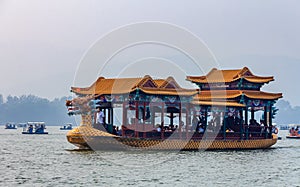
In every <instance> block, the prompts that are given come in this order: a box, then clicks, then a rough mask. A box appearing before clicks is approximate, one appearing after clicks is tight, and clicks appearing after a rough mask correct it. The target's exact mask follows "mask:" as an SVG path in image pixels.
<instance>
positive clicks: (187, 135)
mask: <svg viewBox="0 0 300 187" xmlns="http://www.w3.org/2000/svg"><path fill="white" fill-rule="evenodd" d="M185 116H186V119H185V131H186V133H185V134H186V139H188V138H189V131H188V130H189V128H188V126H189V106H188V104H186V115H185Z"/></svg>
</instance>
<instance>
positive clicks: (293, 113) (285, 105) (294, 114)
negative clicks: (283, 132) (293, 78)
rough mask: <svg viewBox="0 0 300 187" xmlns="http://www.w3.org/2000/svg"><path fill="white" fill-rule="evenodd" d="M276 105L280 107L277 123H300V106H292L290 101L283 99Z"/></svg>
mask: <svg viewBox="0 0 300 187" xmlns="http://www.w3.org/2000/svg"><path fill="white" fill-rule="evenodd" d="M275 106H276V108H278V109H279V110H278V113H277V115H276V118H275V122H276V123H277V124H279V125H280V124H292V123H295V124H296V123H298V124H300V107H299V106H295V107H292V106H291V104H290V103H289V102H288V101H286V100H283V99H280V100H279V101H278V102H277V103H276V105H275Z"/></svg>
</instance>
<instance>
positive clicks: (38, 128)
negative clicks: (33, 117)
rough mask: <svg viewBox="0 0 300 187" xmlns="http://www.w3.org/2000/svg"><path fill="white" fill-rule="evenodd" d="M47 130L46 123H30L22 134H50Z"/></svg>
mask: <svg viewBox="0 0 300 187" xmlns="http://www.w3.org/2000/svg"><path fill="white" fill-rule="evenodd" d="M45 129H46V126H45V122H28V123H27V127H24V128H23V132H22V134H48V132H45Z"/></svg>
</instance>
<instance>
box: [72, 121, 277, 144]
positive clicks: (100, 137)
mask: <svg viewBox="0 0 300 187" xmlns="http://www.w3.org/2000/svg"><path fill="white" fill-rule="evenodd" d="M67 140H68V141H69V142H70V143H72V144H74V145H76V146H78V147H79V148H88V149H93V150H132V149H139V150H226V149H265V148H269V147H271V146H272V145H274V144H275V143H276V142H277V136H276V135H273V138H272V139H258V140H204V139H202V140H193V139H190V140H184V139H182V140H181V139H164V140H163V139H143V138H129V137H120V136H115V135H112V134H109V133H106V132H103V131H100V130H97V129H93V128H91V127H87V126H80V127H77V128H75V129H73V130H72V131H69V132H68V134H67Z"/></svg>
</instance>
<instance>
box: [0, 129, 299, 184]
mask: <svg viewBox="0 0 300 187" xmlns="http://www.w3.org/2000/svg"><path fill="white" fill-rule="evenodd" d="M47 131H48V132H49V134H48V135H22V134H21V132H22V129H21V128H19V129H17V130H5V129H4V127H3V126H0V142H1V149H0V150H1V153H0V161H1V164H0V172H1V177H0V186H17V185H20V186H147V187H148V186H225V185H226V186H272V187H273V186H300V140H290V139H285V135H287V133H288V132H287V131H280V132H279V135H280V136H282V137H283V139H282V140H279V141H278V142H277V144H276V145H274V146H273V147H272V148H270V149H266V150H249V151H193V152H166V151H163V152H159V151H151V152H149V151H148V152H101V151H99V152H93V151H78V150H77V148H76V147H75V146H73V145H72V144H69V143H68V142H67V140H66V136H65V135H66V133H67V131H60V130H59V127H55V126H51V127H48V128H47Z"/></svg>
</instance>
